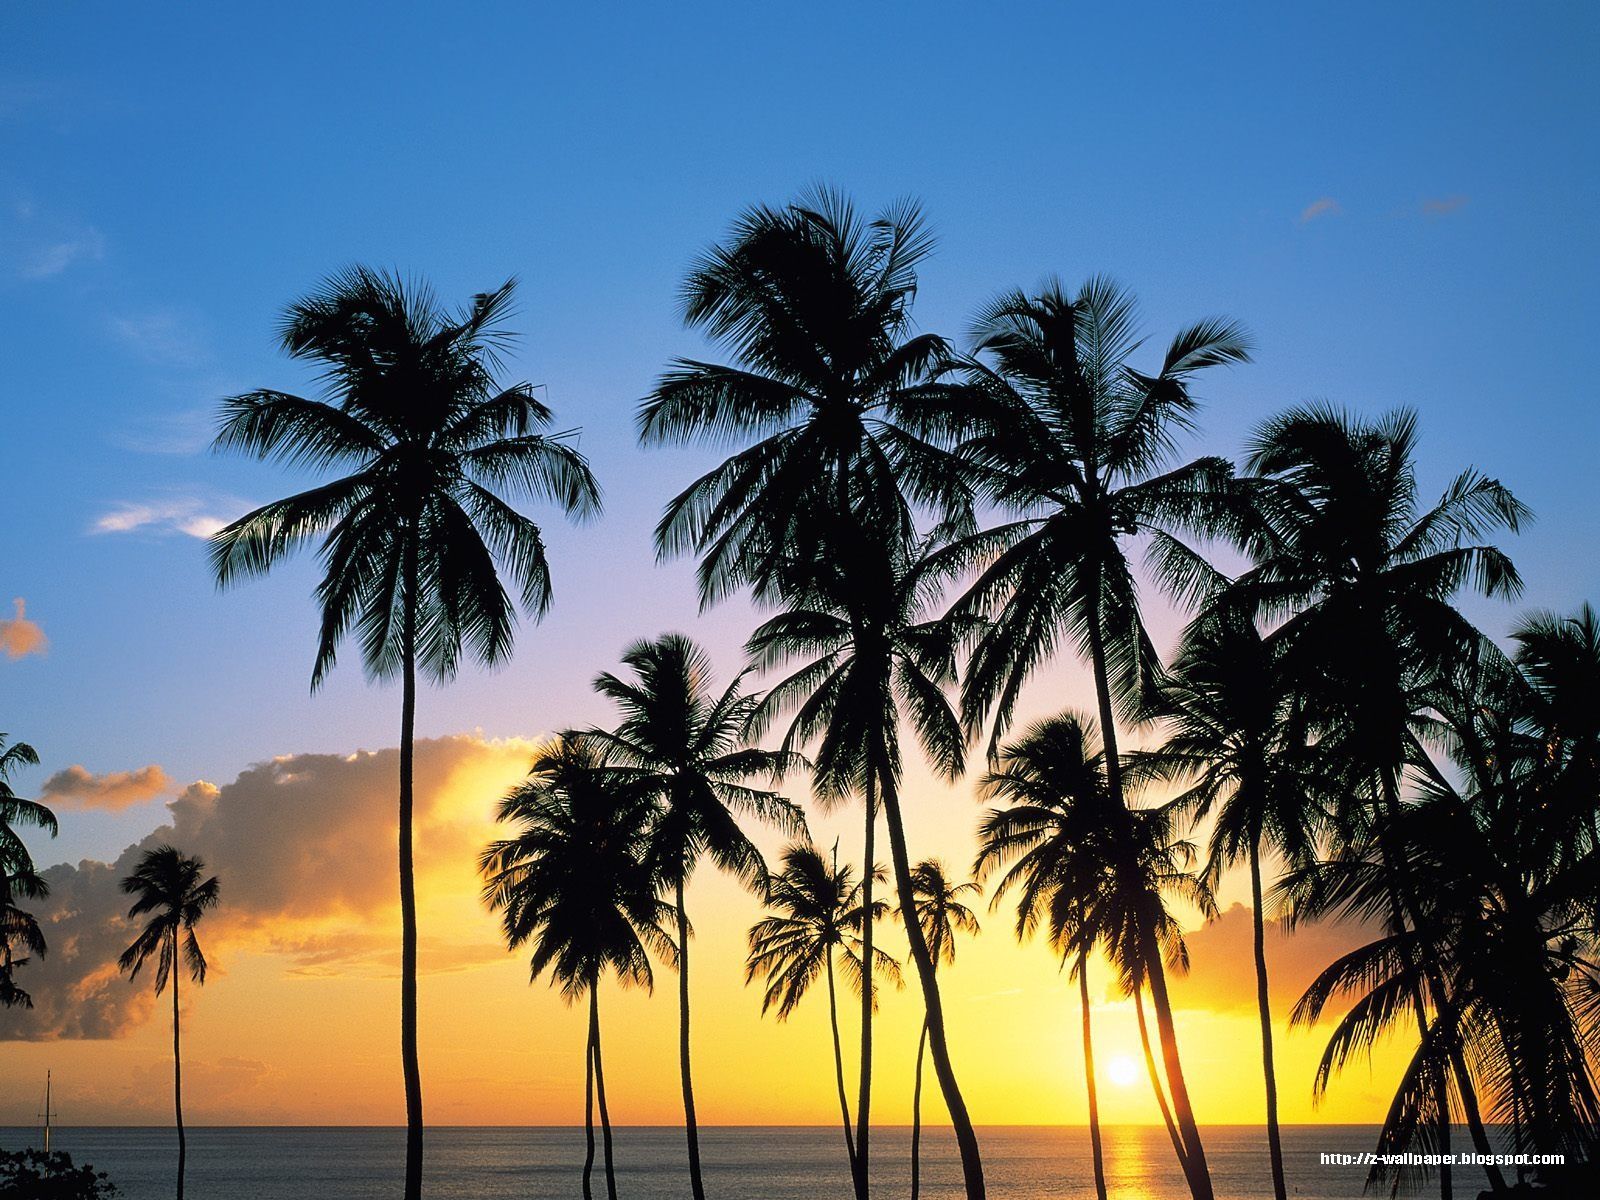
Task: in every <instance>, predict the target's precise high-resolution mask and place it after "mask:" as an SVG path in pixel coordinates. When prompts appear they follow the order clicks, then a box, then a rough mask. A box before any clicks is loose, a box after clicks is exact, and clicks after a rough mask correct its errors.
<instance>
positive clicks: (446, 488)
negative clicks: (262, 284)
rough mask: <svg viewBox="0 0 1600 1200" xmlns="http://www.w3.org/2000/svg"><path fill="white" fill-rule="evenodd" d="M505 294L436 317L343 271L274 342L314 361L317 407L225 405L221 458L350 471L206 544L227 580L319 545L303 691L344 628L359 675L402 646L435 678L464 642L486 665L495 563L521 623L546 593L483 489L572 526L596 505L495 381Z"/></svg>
mask: <svg viewBox="0 0 1600 1200" xmlns="http://www.w3.org/2000/svg"><path fill="white" fill-rule="evenodd" d="M514 286H515V285H514V283H513V282H507V283H505V284H502V285H501V286H500V287H499V288H497V289H496V290H495V291H493V292H489V293H485V294H483V295H480V296H477V297H475V298H474V299H473V301H472V303H471V305H470V306H468V308H467V309H466V310H465V311H463V312H461V313H459V314H454V315H452V314H449V313H446V312H445V311H444V310H442V309H441V308H440V307H439V306H438V304H437V302H436V301H435V300H434V298H433V295H432V293H431V292H429V291H428V290H427V288H425V287H422V286H420V285H416V284H406V283H403V282H402V281H401V280H399V279H398V278H396V277H394V276H391V275H387V274H383V273H381V272H375V271H372V270H369V269H367V268H364V267H356V268H352V269H351V270H349V271H346V272H345V273H343V274H341V275H337V276H334V277H333V278H331V279H330V280H328V282H327V283H326V285H325V286H324V287H323V289H322V290H321V291H319V292H317V293H315V294H313V295H312V296H310V297H308V298H306V299H304V300H301V301H298V302H296V303H295V304H293V305H291V306H290V308H289V310H288V312H287V314H286V315H285V318H284V323H283V330H282V335H281V340H282V344H283V348H284V349H285V350H286V351H287V352H288V353H289V354H290V355H292V356H293V357H295V358H299V359H305V360H307V361H310V362H314V363H317V364H319V365H320V366H321V367H322V370H323V375H322V378H323V380H324V382H325V383H326V385H327V389H328V398H327V399H326V400H310V399H304V398H302V397H299V396H295V395H290V394H288V393H286V392H279V391H272V390H268V389H261V390H258V391H254V392H249V393H246V394H244V395H241V396H235V397H234V398H232V399H231V400H229V401H227V402H226V405H225V407H224V413H223V422H222V426H221V429H220V431H219V433H218V434H217V441H216V445H217V448H218V449H219V450H240V451H243V452H245V453H247V454H251V455H254V456H255V457H257V458H261V459H273V460H277V461H279V462H282V463H285V464H286V465H289V466H295V467H311V468H315V469H326V468H344V469H346V470H348V472H349V473H348V474H345V475H343V476H342V477H341V478H338V479H336V480H334V481H332V482H329V483H325V484H322V485H319V486H317V487H314V488H312V489H310V490H309V491H304V492H300V493H297V494H296V495H293V496H290V497H288V498H286V499H283V500H277V501H274V502H273V503H271V504H266V505H263V506H262V507H260V508H258V509H256V510H255V511H253V512H251V513H248V514H246V515H245V516H243V517H241V518H239V519H238V520H237V521H234V522H233V523H232V524H230V525H228V526H227V527H226V528H224V529H223V530H222V531H221V532H220V533H218V534H217V535H216V537H215V538H214V539H213V540H212V562H213V564H214V566H215V568H216V572H217V578H218V580H219V581H220V582H222V583H224V584H226V583H230V582H232V581H233V580H234V579H236V578H238V577H240V576H243V575H258V574H263V573H265V572H266V571H267V570H268V569H269V568H270V567H271V566H273V565H274V564H275V563H276V562H277V561H278V560H279V559H281V558H283V557H284V556H285V555H287V554H289V553H290V552H292V551H293V550H295V549H296V548H298V547H299V546H300V545H301V544H302V543H304V542H305V541H306V540H307V539H310V538H314V537H318V536H320V537H322V539H323V540H322V546H321V558H322V565H323V569H324V577H323V580H322V583H321V584H320V585H319V586H318V589H317V599H318V602H319V604H320V606H321V609H322V633H321V639H320V641H319V644H318V647H317V656H316V663H315V667H314V669H313V672H312V684H313V686H316V685H317V684H318V683H320V682H321V681H322V680H323V679H324V678H325V677H326V675H327V673H328V671H329V670H331V669H332V667H333V664H334V660H335V657H336V655H337V653H338V648H339V643H340V642H341V640H342V639H343V638H344V636H345V634H346V633H348V632H350V631H351V630H352V629H353V630H354V631H355V632H356V633H357V634H358V636H359V638H360V642H361V651H362V656H363V660H364V662H365V664H366V668H367V671H368V672H369V673H370V674H371V675H373V676H375V677H387V676H390V675H393V674H395V673H396V672H397V671H398V670H399V669H400V667H401V666H402V661H403V660H404V659H405V657H406V655H407V652H408V649H407V642H408V640H409V641H413V642H414V646H413V647H412V649H413V650H414V653H415V656H416V660H417V662H418V664H419V665H420V666H421V668H422V669H423V670H424V671H426V672H427V673H428V674H430V675H432V676H433V677H434V678H436V679H441V680H442V679H448V678H450V677H451V676H452V675H453V674H454V673H455V671H456V668H457V665H458V663H459V661H460V657H461V653H462V650H463V647H464V646H465V647H466V648H467V649H469V650H470V651H471V652H472V654H473V655H474V656H476V657H477V658H479V659H480V660H481V661H483V662H485V663H496V662H499V661H501V660H502V659H504V658H505V656H506V655H507V654H508V653H509V652H510V649H511V639H512V625H513V611H512V604H511V601H510V599H509V598H508V596H507V595H506V592H505V589H504V588H503V587H502V585H501V583H500V579H499V573H498V569H497V564H499V565H500V566H503V567H504V568H505V569H506V570H507V571H509V572H510V574H511V575H512V577H513V578H514V579H515V581H516V583H517V586H518V588H519V591H520V594H521V600H522V603H523V605H524V606H525V607H526V608H527V609H528V610H529V611H531V612H533V613H535V614H542V613H543V612H544V611H545V609H546V608H547V607H548V606H549V604H550V597H551V586H550V571H549V566H548V563H547V562H546V559H545V549H544V540H543V538H542V536H541V535H540V533H539V529H538V526H536V525H535V524H534V523H533V522H532V521H530V520H529V519H528V518H527V517H525V516H523V515H522V514H521V513H519V512H517V511H516V510H515V509H514V508H512V507H511V505H510V504H508V503H507V502H506V500H505V499H503V498H502V497H501V496H500V495H499V494H498V492H497V490H496V489H501V488H506V489H510V490H511V491H513V492H516V493H520V494H523V495H527V496H532V497H536V498H539V499H544V500H549V501H552V502H554V503H555V504H557V505H558V506H559V507H560V508H561V509H562V510H564V511H565V512H567V513H569V514H572V515H574V516H578V517H584V516H589V515H591V514H593V513H595V512H597V511H598V510H599V506H600V494H599V490H598V488H597V487H596V485H595V482H594V479H593V477H592V476H591V475H590V473H589V468H588V465H587V463H586V462H585V461H584V459H583V457H582V455H580V454H579V453H578V451H577V450H576V449H575V448H574V447H573V446H572V444H571V442H570V439H569V437H568V435H566V434H555V435H551V434H548V433H545V432H542V431H543V430H545V429H547V428H548V426H549V425H550V421H551V414H550V410H549V408H547V407H546V406H545V405H544V404H543V403H542V402H541V401H540V400H539V399H538V398H537V397H536V396H535V395H534V393H533V389H532V388H531V387H530V386H529V385H528V384H525V383H517V384H512V385H510V386H505V385H503V384H501V383H500V382H498V381H497V380H496V378H495V368H496V367H497V365H498V361H499V360H498V354H497V352H498V350H499V349H500V348H502V347H504V346H505V345H506V344H507V342H508V335H507V333H506V332H505V330H504V329H503V323H504V321H505V318H506V316H507V315H508V311H509V308H510V304H511V298H512V294H513V290H514ZM408 623H409V624H408Z"/></svg>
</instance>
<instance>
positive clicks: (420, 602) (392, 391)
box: [211, 267, 600, 1200]
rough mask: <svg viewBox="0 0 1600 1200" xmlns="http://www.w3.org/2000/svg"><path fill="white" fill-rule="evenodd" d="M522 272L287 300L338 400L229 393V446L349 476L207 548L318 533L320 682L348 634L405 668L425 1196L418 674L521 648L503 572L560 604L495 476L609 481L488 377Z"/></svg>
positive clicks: (405, 803) (412, 957)
mask: <svg viewBox="0 0 1600 1200" xmlns="http://www.w3.org/2000/svg"><path fill="white" fill-rule="evenodd" d="M512 289H513V284H512V283H511V282H507V283H505V284H503V285H501V286H500V287H499V288H497V289H496V290H495V291H493V292H489V293H486V294H483V295H479V296H476V297H474V298H473V301H472V303H471V304H470V305H469V306H468V307H467V309H466V310H465V311H463V312H461V313H460V314H457V315H452V314H450V313H447V312H445V311H444V310H443V309H441V308H440V307H439V305H438V303H437V301H436V300H435V299H434V296H433V294H432V293H431V292H430V291H429V290H428V289H427V288H426V287H423V286H421V285H418V284H407V283H403V282H402V281H401V280H399V279H398V278H396V277H394V276H391V275H386V274H382V273H379V272H375V271H371V270H368V269H366V268H362V267H357V268H353V269H351V270H349V271H346V272H344V273H343V274H340V275H336V276H334V277H332V278H330V279H329V280H328V281H327V282H326V283H325V284H324V285H323V287H322V288H321V290H319V291H318V292H316V293H314V294H312V295H311V296H309V297H307V298H305V299H303V300H299V301H297V302H295V303H294V304H293V305H291V306H290V307H289V309H288V311H287V312H286V313H285V315H284V321H283V327H282V334H281V341H282V345H283V348H284V349H285V350H286V351H287V352H288V353H289V354H290V355H291V356H293V357H294V358H298V359H302V360H305V361H308V362H313V363H317V364H319V365H320V367H321V368H322V369H323V374H322V380H323V382H324V383H325V384H326V388H327V399H326V400H309V399H302V398H301V397H299V396H293V395H289V394H288V393H285V392H277V391H271V390H266V389H263V390H260V391H254V392H249V393H246V394H245V395H242V396H235V397H233V398H232V399H230V400H228V401H226V402H225V404H224V406H223V420H222V425H221V429H220V431H219V432H218V434H217V440H216V446H217V448H218V449H219V450H237V451H241V452H244V453H246V454H250V455H253V456H255V457H257V458H260V459H271V460H276V461H279V462H282V463H284V464H286V465H288V466H294V467H310V468H315V469H322V470H327V469H334V468H337V469H340V470H343V471H346V472H348V473H346V474H343V475H341V476H339V477H338V478H336V479H334V480H332V481H331V482H327V483H322V484H319V485H317V486H315V487H313V488H311V489H310V490H308V491H304V492H300V493H297V494H295V495H293V496H289V497H287V498H286V499H283V500H278V501H274V502H273V503H271V504H267V505H264V506H262V507H261V508H258V509H256V510H255V511H253V512H251V513H248V514H246V515H245V516H243V517H241V518H239V519H238V520H237V521H234V522H233V523H232V524H230V525H228V526H227V527H226V528H224V529H223V530H222V531H221V532H219V533H218V534H217V535H216V536H215V537H214V538H213V539H212V543H211V548H212V565H213V566H214V568H215V570H216V575H217V580H218V582H219V583H220V584H224V585H225V584H228V583H231V582H233V581H234V580H236V579H237V578H239V577H240V576H245V575H259V574H264V573H265V572H266V571H267V570H268V569H270V568H271V567H272V566H273V565H275V564H276V563H277V562H279V561H280V560H281V559H283V558H285V557H286V556H287V555H289V554H290V553H291V552H293V551H294V550H296V549H298V548H299V547H301V546H302V545H304V544H305V543H306V542H308V541H310V540H311V539H314V538H321V539H322V544H321V562H322V567H323V571H324V574H323V578H322V582H321V583H320V584H319V585H318V587H317V593H316V595H317V602H318V604H319V605H320V607H321V610H322V630H321V637H320V640H319V642H318V646H317V657H316V663H315V666H314V667H313V669H312V675H311V686H312V689H313V690H315V689H316V687H317V686H318V685H319V684H320V683H321V682H322V681H323V679H324V678H325V677H326V676H327V673H328V672H329V671H330V670H332V668H333V665H334V660H335V656H336V654H337V652H338V649H339V645H340V643H341V642H342V641H343V639H344V637H345V635H346V634H348V633H352V632H353V633H354V634H355V635H356V636H357V637H358V639H359V641H360V643H361V652H362V658H363V660H364V662H365V666H366V670H367V674H368V675H369V676H371V677H373V678H378V679H389V678H393V677H394V676H395V675H399V676H400V679H401V688H402V692H401V701H400V710H401V715H400V797H399V809H400V812H399V864H400V923H401V953H400V1053H401V1063H402V1068H403V1073H404V1076H405V1092H406V1184H405V1200H418V1198H419V1197H420V1195H421V1192H422V1076H421V1071H420V1068H419V1067H418V1064H417V914H416V884H415V878H414V873H413V866H412V860H413V856H412V831H411V824H412V809H413V803H414V796H413V771H412V761H413V740H414V737H415V730H416V689H417V674H418V671H419V669H420V670H421V671H422V672H423V673H424V674H426V675H428V676H430V677H431V678H433V679H434V680H436V681H440V682H443V681H445V680H448V679H450V678H451V677H452V676H454V674H455V672H456V669H457V667H458V665H459V663H460V661H461V657H462V654H463V651H466V652H468V653H470V654H471V655H472V656H473V657H475V658H477V659H478V660H480V661H481V662H484V663H486V664H493V663H498V662H502V661H504V660H505V659H506V658H507V656H508V655H509V654H510V652H511V643H512V628H513V623H514V620H515V614H514V608H513V604H512V601H511V599H510V598H509V597H508V596H507V595H506V592H505V589H504V587H502V585H501V582H500V576H499V571H500V570H501V569H502V568H503V569H505V570H507V571H508V572H509V573H510V574H511V575H512V576H513V577H514V579H515V581H516V584H517V587H518V589H519V591H520V593H521V600H522V604H523V607H524V608H525V609H526V610H528V611H529V612H531V613H533V614H534V615H535V616H538V615H542V614H543V613H544V611H545V610H546V609H547V608H548V607H549V604H550V594H551V593H550V571H549V567H548V565H547V563H546V560H545V550H544V539H543V537H542V536H541V534H540V532H539V528H538V526H537V525H535V524H534V523H533V522H532V521H530V520H529V519H528V518H527V517H525V516H523V515H522V514H521V513H519V512H517V511H516V510H515V509H514V508H512V507H511V505H510V504H508V503H507V502H506V500H505V499H503V498H502V497H501V495H499V494H498V492H497V489H506V490H508V491H510V492H511V493H513V494H519V495H526V496H533V497H537V498H539V499H542V500H548V501H551V502H553V503H554V504H556V505H557V506H558V507H559V508H560V509H561V510H562V511H563V512H565V513H567V514H569V515H575V516H580V517H581V516H586V515H589V514H592V513H594V512H597V511H598V509H599V505H600V496H599V490H598V488H597V487H596V485H595V482H594V479H593V477H592V476H591V475H590V473H589V467H588V464H587V463H586V462H585V461H584V459H583V457H582V455H580V454H579V453H578V451H577V450H576V449H575V448H574V447H573V446H572V445H571V444H570V440H569V439H568V437H567V435H565V434H554V435H552V434H547V433H544V432H542V431H543V430H545V429H547V428H548V426H549V424H550V420H551V416H550V410H549V409H548V408H547V407H545V405H544V404H543V403H541V402H540V401H539V400H538V399H537V398H536V397H535V396H534V394H533V390H532V388H531V387H530V386H529V385H528V384H525V383H517V384H512V385H510V386H506V385H504V384H502V383H501V382H499V381H498V380H497V379H496V371H497V369H498V366H499V360H498V351H499V350H500V349H501V348H502V347H503V346H505V345H506V344H507V342H508V340H509V335H508V334H507V333H506V331H505V330H504V328H503V323H504V321H505V318H506V316H507V315H508V310H509V307H510V304H511V296H512Z"/></svg>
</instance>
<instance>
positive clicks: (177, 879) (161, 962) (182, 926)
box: [117, 846, 220, 1200]
mask: <svg viewBox="0 0 1600 1200" xmlns="http://www.w3.org/2000/svg"><path fill="white" fill-rule="evenodd" d="M205 869H206V865H205V863H203V862H202V861H200V859H198V858H192V857H190V856H189V855H187V854H184V853H183V852H182V851H180V850H177V849H175V848H174V847H172V846H157V847H155V848H154V849H153V850H146V851H145V852H144V853H143V854H142V855H140V856H139V862H138V865H137V866H135V867H134V869H133V874H132V875H127V876H124V877H123V880H122V890H123V892H124V894H126V895H129V896H136V897H138V898H137V899H136V900H134V902H133V906H132V907H131V908H129V909H128V917H129V919H130V920H136V919H138V918H139V917H142V916H144V915H145V914H146V913H148V914H150V919H149V920H148V921H146V922H145V925H144V928H143V929H142V930H140V932H139V936H138V937H136V938H134V940H133V944H132V945H130V946H129V947H128V948H127V949H126V950H124V951H123V952H122V956H121V957H120V958H118V959H117V968H118V970H121V971H124V972H126V973H127V976H128V981H129V982H130V983H131V982H133V981H134V980H136V979H138V977H139V971H140V969H141V968H142V967H143V966H144V965H145V963H146V962H148V961H149V960H150V959H151V958H154V959H155V962H156V975H155V986H156V995H158V996H159V995H161V993H162V992H164V991H165V990H166V988H167V984H168V982H169V981H170V982H171V984H172V1108H173V1112H174V1114H175V1115H176V1117H177V1123H178V1200H183V1169H184V1160H185V1159H186V1158H187V1157H188V1145H187V1143H186V1141H185V1138H184V1132H183V1050H182V1043H181V1040H180V1022H179V1017H178V977H179V976H180V975H182V974H183V972H184V971H185V970H187V971H188V972H189V978H190V979H192V980H193V981H194V982H195V984H196V985H203V984H204V983H205V981H206V956H205V953H204V951H202V950H201V948H200V939H199V938H198V937H196V936H195V931H194V927H195V926H196V925H198V924H199V923H200V919H201V918H202V917H204V916H205V915H206V912H207V911H208V910H210V909H212V908H215V907H216V905H217V897H218V893H219V890H220V888H219V885H218V883H217V877H216V876H215V875H213V876H212V877H211V878H209V879H202V878H201V876H202V875H204V874H205Z"/></svg>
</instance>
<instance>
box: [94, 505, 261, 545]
mask: <svg viewBox="0 0 1600 1200" xmlns="http://www.w3.org/2000/svg"><path fill="white" fill-rule="evenodd" d="M249 507H250V506H249V504H247V503H246V502H245V501H243V500H238V499H235V498H234V497H231V496H225V497H212V498H209V499H206V498H202V497H199V496H170V497H165V498H162V499H159V500H146V501H122V502H120V503H118V504H117V505H116V506H115V507H114V508H112V509H111V510H110V511H109V512H106V513H102V514H101V515H100V516H99V517H96V518H95V521H94V524H93V525H91V526H90V528H89V531H90V532H91V533H159V534H171V533H181V534H185V535H186V536H188V537H193V538H208V537H210V536H211V535H212V534H214V533H216V532H217V531H218V530H219V529H221V528H222V527H223V526H224V525H226V524H227V523H228V522H229V521H232V520H234V519H235V518H236V517H238V516H240V515H242V514H243V513H244V512H245V511H246V510H248V509H249ZM225 513H226V514H229V515H223V514H225Z"/></svg>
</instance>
